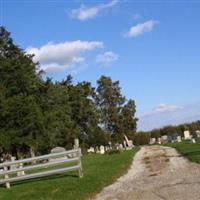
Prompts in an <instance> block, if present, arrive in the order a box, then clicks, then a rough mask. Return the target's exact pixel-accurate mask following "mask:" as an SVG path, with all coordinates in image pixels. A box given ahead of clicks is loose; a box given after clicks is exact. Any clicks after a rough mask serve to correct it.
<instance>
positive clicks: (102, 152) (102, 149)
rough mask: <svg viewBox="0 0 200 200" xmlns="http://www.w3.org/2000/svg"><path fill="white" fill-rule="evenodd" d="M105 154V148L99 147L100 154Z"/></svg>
mask: <svg viewBox="0 0 200 200" xmlns="http://www.w3.org/2000/svg"><path fill="white" fill-rule="evenodd" d="M104 153H105V148H104V146H103V145H101V146H100V154H104Z"/></svg>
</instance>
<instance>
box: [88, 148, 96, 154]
mask: <svg viewBox="0 0 200 200" xmlns="http://www.w3.org/2000/svg"><path fill="white" fill-rule="evenodd" d="M87 152H88V153H95V150H94V147H90V148H89V149H88V150H87Z"/></svg>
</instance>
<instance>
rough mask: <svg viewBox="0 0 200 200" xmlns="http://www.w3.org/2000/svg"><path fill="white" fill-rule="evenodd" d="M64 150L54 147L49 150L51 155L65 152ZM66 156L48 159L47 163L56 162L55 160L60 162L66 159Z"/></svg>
mask: <svg viewBox="0 0 200 200" xmlns="http://www.w3.org/2000/svg"><path fill="white" fill-rule="evenodd" d="M65 151H66V149H65V148H63V147H55V148H53V149H52V150H51V153H52V154H53V153H61V152H65ZM69 157H73V155H69ZM66 158H67V156H62V157H58V158H56V157H54V158H49V162H54V161H57V160H62V159H66Z"/></svg>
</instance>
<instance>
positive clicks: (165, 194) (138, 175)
mask: <svg viewBox="0 0 200 200" xmlns="http://www.w3.org/2000/svg"><path fill="white" fill-rule="evenodd" d="M168 145H169V146H171V147H174V148H176V149H177V150H178V151H179V152H180V153H181V154H180V153H178V152H177V151H176V150H175V149H174V148H171V147H167V146H161V145H153V146H143V147H142V148H141V150H140V151H139V152H138V153H137V154H136V156H135V158H134V162H133V163H132V166H131V168H130V169H129V171H128V173H127V174H126V175H124V176H122V177H120V178H119V179H118V180H117V181H116V182H115V183H114V184H112V185H110V186H108V187H106V188H104V189H103V191H101V193H99V194H98V195H97V196H96V198H95V200H102V199H103V200H113V199H115V200H124V199H125V200H198V199H200V190H199V188H200V165H199V164H197V163H200V140H197V143H196V144H188V143H187V142H182V143H173V144H168ZM183 155H184V156H186V157H187V158H189V160H188V159H186V158H184V157H183ZM190 160H191V161H195V162H197V163H195V162H191V161H190Z"/></svg>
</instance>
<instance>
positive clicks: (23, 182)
mask: <svg viewBox="0 0 200 200" xmlns="http://www.w3.org/2000/svg"><path fill="white" fill-rule="evenodd" d="M65 177H70V178H79V176H78V175H75V174H56V175H51V176H46V177H40V178H31V179H28V180H22V181H16V182H13V183H11V185H12V186H17V185H22V184H26V183H32V182H43V181H49V180H55V179H59V178H65ZM0 188H5V189H6V187H5V184H2V185H0Z"/></svg>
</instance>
